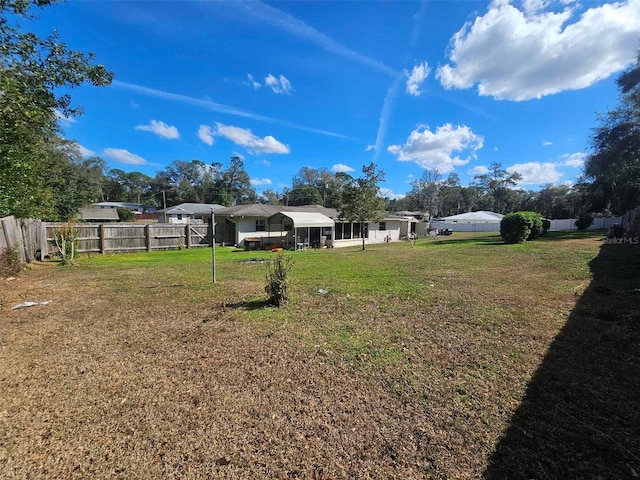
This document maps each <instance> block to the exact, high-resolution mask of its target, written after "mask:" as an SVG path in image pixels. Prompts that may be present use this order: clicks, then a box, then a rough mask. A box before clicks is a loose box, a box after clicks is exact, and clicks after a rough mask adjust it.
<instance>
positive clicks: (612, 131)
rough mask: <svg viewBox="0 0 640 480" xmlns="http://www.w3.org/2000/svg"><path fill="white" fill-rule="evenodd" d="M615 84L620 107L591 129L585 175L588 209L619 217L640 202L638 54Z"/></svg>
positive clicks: (639, 66)
mask: <svg viewBox="0 0 640 480" xmlns="http://www.w3.org/2000/svg"><path fill="white" fill-rule="evenodd" d="M617 83H618V89H619V97H620V99H619V104H618V106H617V107H616V108H614V109H613V110H611V111H609V112H607V114H606V115H602V116H601V117H600V125H599V126H597V127H596V128H595V129H594V130H593V133H592V137H591V143H592V147H593V154H592V155H590V156H589V158H588V159H587V161H586V163H585V168H584V176H585V180H586V181H587V183H588V192H589V196H588V198H589V200H590V202H591V205H590V206H591V209H592V210H593V211H602V210H609V211H611V212H613V213H616V214H621V213H624V212H625V211H626V210H629V209H632V208H635V207H637V206H638V204H639V203H640V53H639V54H638V59H637V62H636V64H635V66H634V67H632V68H630V69H629V70H627V71H626V72H624V73H623V74H622V75H620V77H619V78H618V80H617Z"/></svg>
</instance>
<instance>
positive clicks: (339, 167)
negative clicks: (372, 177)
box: [331, 163, 355, 173]
mask: <svg viewBox="0 0 640 480" xmlns="http://www.w3.org/2000/svg"><path fill="white" fill-rule="evenodd" d="M331 171H332V172H336V173H337V172H342V173H348V172H355V169H353V168H351V167H350V166H349V165H345V164H343V163H336V164H335V165H334V166H333V167H331Z"/></svg>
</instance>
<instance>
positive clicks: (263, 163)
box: [256, 159, 271, 167]
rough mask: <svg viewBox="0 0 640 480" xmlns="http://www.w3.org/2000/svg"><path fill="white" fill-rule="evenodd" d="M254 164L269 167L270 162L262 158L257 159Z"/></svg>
mask: <svg viewBox="0 0 640 480" xmlns="http://www.w3.org/2000/svg"><path fill="white" fill-rule="evenodd" d="M256 165H265V166H267V167H270V166H271V162H270V161H269V160H265V159H262V160H258V161H257V162H256Z"/></svg>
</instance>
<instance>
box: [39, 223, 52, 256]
mask: <svg viewBox="0 0 640 480" xmlns="http://www.w3.org/2000/svg"><path fill="white" fill-rule="evenodd" d="M38 236H39V237H40V238H39V240H40V261H44V259H45V258H47V257H48V256H49V243H48V242H47V222H43V221H40V233H39V235H38Z"/></svg>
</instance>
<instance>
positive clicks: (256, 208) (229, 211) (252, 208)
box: [214, 203, 338, 218]
mask: <svg viewBox="0 0 640 480" xmlns="http://www.w3.org/2000/svg"><path fill="white" fill-rule="evenodd" d="M282 211H287V212H315V213H320V214H322V215H325V216H327V217H330V218H336V217H337V216H338V211H337V210H336V209H335V208H325V207H322V206H320V205H304V206H300V207H283V206H282V205H263V204H260V203H253V204H251V205H236V206H235V207H223V208H219V209H216V210H215V212H214V213H215V215H220V216H226V217H231V216H234V217H242V216H244V217H262V218H267V217H270V216H272V215H275V214H276V213H279V212H282Z"/></svg>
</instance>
